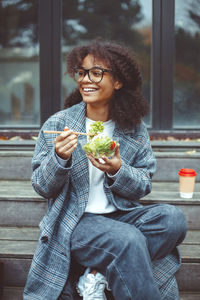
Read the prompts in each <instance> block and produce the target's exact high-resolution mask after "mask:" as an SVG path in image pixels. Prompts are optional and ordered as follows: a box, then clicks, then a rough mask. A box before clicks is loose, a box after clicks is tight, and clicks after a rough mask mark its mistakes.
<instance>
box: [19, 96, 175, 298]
mask: <svg viewBox="0 0 200 300" xmlns="http://www.w3.org/2000/svg"><path fill="white" fill-rule="evenodd" d="M65 126H67V127H69V128H70V129H72V130H74V131H83V132H85V130H86V128H85V104H84V103H83V102H82V103H80V104H77V105H74V106H73V107H71V108H69V109H66V110H63V111H60V112H58V113H56V114H54V115H53V116H51V117H50V118H49V119H48V120H47V121H46V122H45V124H44V125H43V127H42V129H41V131H40V133H39V137H38V141H37V143H36V147H35V151H34V156H33V160H32V167H33V174H32V185H33V187H34V189H35V190H36V192H37V193H38V194H40V195H41V196H43V197H44V198H46V199H48V211H47V213H46V214H45V216H44V218H43V219H42V221H41V223H40V229H41V233H40V238H39V241H38V245H37V248H36V251H35V254H34V257H33V261H32V264H31V268H30V271H29V275H28V279H27V282H26V286H25V289H24V298H23V299H24V300H34V299H35V300H40V299H41V300H44V299H51V300H56V299H58V297H59V295H60V293H61V291H62V289H63V287H64V285H65V283H66V280H67V278H68V273H69V268H70V236H71V233H72V232H73V230H74V228H75V226H76V224H77V223H78V221H79V220H80V218H81V216H82V214H83V213H84V210H85V207H86V204H87V200H88V193H89V173H88V160H87V157H86V155H85V153H84V151H83V150H82V147H81V143H82V142H84V141H85V142H86V136H79V138H78V139H79V141H80V143H79V144H78V147H77V148H76V149H75V151H74V152H73V154H72V158H71V159H70V160H69V161H68V163H67V166H66V167H65V168H64V167H62V166H61V165H60V164H59V163H58V161H57V158H56V155H55V150H54V139H55V137H56V135H54V134H44V132H43V130H58V131H60V130H61V131H62V130H63V129H64V127H65ZM113 138H114V139H117V140H118V141H119V143H120V153H121V158H122V167H121V168H120V170H119V172H118V173H117V177H116V179H115V180H114V182H113V181H110V178H108V177H107V176H106V175H105V182H104V187H105V191H106V195H107V197H108V200H109V201H111V202H112V203H113V204H114V205H115V206H116V207H117V208H118V209H121V210H124V211H128V210H132V209H134V207H135V206H137V205H140V204H138V202H137V200H138V199H140V198H141V197H143V196H145V195H146V194H148V193H149V192H150V191H151V177H152V174H153V173H154V171H155V165H156V163H155V157H154V155H153V152H152V149H151V145H150V141H149V136H148V133H147V130H146V127H145V125H144V123H141V124H140V125H139V126H138V127H137V128H136V130H122V129H121V128H119V127H117V126H116V127H115V129H114V133H113ZM170 259H171V258H169V260H168V261H167V262H166V260H164V262H165V263H163V261H161V262H160V263H159V265H157V266H156V267H155V268H156V270H164V271H163V272H162V271H160V272H161V273H162V274H161V273H159V271H157V274H160V275H158V276H157V279H156V281H157V282H158V284H159V285H162V281H163V280H164V277H163V274H164V273H165V266H167V265H166V263H167V264H168V265H171V264H172V265H173V268H174V272H175V271H176V270H177V268H178V266H179V262H178V260H176V261H173V260H172V261H170ZM160 265H161V266H162V267H163V268H161V269H160ZM167 272H168V271H167ZM167 272H166V273H167ZM163 293H164V291H163ZM163 299H164V298H163ZM174 299H175V298H174Z"/></svg>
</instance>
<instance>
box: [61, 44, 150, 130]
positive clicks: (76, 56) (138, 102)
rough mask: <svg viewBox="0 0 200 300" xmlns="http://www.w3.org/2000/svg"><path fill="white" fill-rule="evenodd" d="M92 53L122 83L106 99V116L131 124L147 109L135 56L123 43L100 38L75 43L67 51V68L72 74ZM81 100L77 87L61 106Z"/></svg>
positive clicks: (126, 126) (137, 121)
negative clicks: (107, 111)
mask: <svg viewBox="0 0 200 300" xmlns="http://www.w3.org/2000/svg"><path fill="white" fill-rule="evenodd" d="M88 54H92V55H93V56H94V57H96V58H98V59H100V60H102V61H103V62H104V63H105V64H106V66H107V67H108V68H109V69H111V70H112V75H113V77H114V78H115V79H116V80H119V81H120V82H121V83H122V84H123V86H122V88H120V89H119V90H116V92H115V94H114V96H113V98H112V99H111V101H110V108H109V113H110V118H111V119H112V120H113V121H115V122H116V123H117V124H118V125H119V126H120V127H122V128H129V129H130V128H135V126H136V125H137V124H139V123H140V122H141V119H142V117H144V116H145V115H146V114H147V113H148V112H149V105H148V102H147V101H146V100H145V99H144V97H143V95H142V77H141V73H140V70H139V66H138V63H137V60H136V57H135V54H133V53H132V51H131V50H130V49H128V48H127V47H125V46H123V45H120V44H116V43H114V42H107V41H102V40H94V41H93V42H91V43H90V44H88V45H81V46H77V47H75V48H74V49H73V50H72V51H71V52H70V53H69V54H68V55H67V72H66V73H68V74H69V75H70V76H71V77H73V78H74V68H75V67H80V66H81V65H82V62H83V59H84V58H85V57H86V56H87V55H88ZM81 101H82V96H81V94H80V92H79V90H78V89H76V90H75V91H73V92H72V93H71V94H70V95H69V96H68V97H67V99H66V100H65V104H64V106H65V108H68V107H70V106H72V105H74V104H77V103H79V102H81Z"/></svg>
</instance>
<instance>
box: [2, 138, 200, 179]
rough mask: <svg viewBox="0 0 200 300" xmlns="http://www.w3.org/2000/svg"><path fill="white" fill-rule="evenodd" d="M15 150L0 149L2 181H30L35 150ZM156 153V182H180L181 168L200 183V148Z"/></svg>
mask: <svg viewBox="0 0 200 300" xmlns="http://www.w3.org/2000/svg"><path fill="white" fill-rule="evenodd" d="M0 144H1V143H0ZM199 144H200V143H199ZM0 146H1V145H0ZM14 149H15V150H5V149H2V148H0V180H10V179H11V180H28V179H30V177H31V173H32V169H31V160H32V157H33V149H32V148H30V149H29V150H16V148H14ZM154 153H155V156H156V159H157V171H156V173H155V174H154V181H178V179H179V178H178V171H179V170H180V169H181V168H193V169H195V170H196V171H197V172H198V174H197V179H196V180H197V181H198V182H199V181H200V175H199V170H200V164H199V161H200V148H197V150H196V149H194V150H191V149H190V150H189V151H180V149H178V150H175V149H174V151H164V150H163V149H162V150H160V151H159V149H157V151H155V152H154Z"/></svg>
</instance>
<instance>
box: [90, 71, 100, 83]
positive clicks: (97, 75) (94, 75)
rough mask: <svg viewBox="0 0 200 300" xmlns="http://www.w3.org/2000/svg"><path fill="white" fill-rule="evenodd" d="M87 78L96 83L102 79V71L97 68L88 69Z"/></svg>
mask: <svg viewBox="0 0 200 300" xmlns="http://www.w3.org/2000/svg"><path fill="white" fill-rule="evenodd" d="M89 77H90V80H91V81H93V82H96V83H98V82H100V81H101V80H102V78H103V70H101V69H97V68H93V69H90V70H89Z"/></svg>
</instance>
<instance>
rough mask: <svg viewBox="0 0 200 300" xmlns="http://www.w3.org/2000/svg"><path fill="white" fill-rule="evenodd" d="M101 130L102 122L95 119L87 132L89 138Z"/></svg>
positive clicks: (102, 128)
mask: <svg viewBox="0 0 200 300" xmlns="http://www.w3.org/2000/svg"><path fill="white" fill-rule="evenodd" d="M103 130H104V126H103V122H101V121H97V122H94V123H93V124H91V125H90V130H89V132H88V133H89V135H90V137H89V140H91V139H93V138H94V137H95V136H96V135H98V134H99V133H101V132H103Z"/></svg>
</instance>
